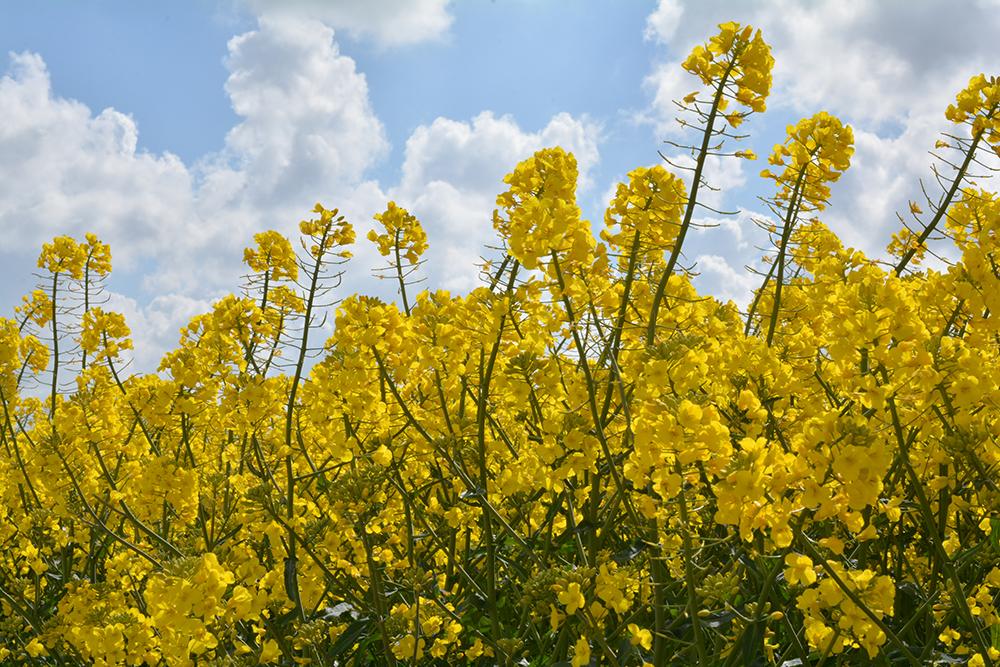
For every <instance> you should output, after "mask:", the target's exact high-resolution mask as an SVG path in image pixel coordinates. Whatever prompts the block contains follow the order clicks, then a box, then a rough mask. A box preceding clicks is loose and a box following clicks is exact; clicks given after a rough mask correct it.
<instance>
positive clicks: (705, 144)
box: [646, 56, 737, 346]
mask: <svg viewBox="0 0 1000 667" xmlns="http://www.w3.org/2000/svg"><path fill="white" fill-rule="evenodd" d="M736 61H737V57H735V56H734V57H733V59H732V61H730V63H729V66H728V67H727V68H726V71H725V72H724V73H723V74H722V78H720V79H719V85H718V86H717V87H716V89H715V97H714V98H713V99H712V110H711V111H710V112H709V114H708V120H707V121H706V123H705V133H704V135H703V136H702V139H701V149H700V150H699V151H698V160H697V162H696V163H695V167H694V179H693V182H692V183H691V194H690V195H688V202H687V207H686V208H685V209H684V220H683V221H682V222H681V227H680V229H679V230H678V231H677V240H676V241H674V247H673V249H672V250H671V251H670V259H668V260H667V266H666V268H665V269H663V275H662V276H660V282H659V284H657V286H656V294H655V295H654V296H653V306H652V308H651V309H650V311H649V325H648V327H647V329H646V345H647V346H649V345H652V344H653V340H654V339H655V338H656V315H657V313H658V312H659V310H660V301H662V300H663V294H664V292H666V289H667V283H668V282H669V281H670V275H671V274H672V273H673V272H674V266H675V265H676V264H677V260H678V258H679V257H680V255H681V246H683V245H684V237H685V236H687V231H688V227H690V226H691V218H692V217H693V216H694V207H695V206H696V205H697V203H698V188H700V187H701V173H702V171H704V169H705V160H706V158H708V148H709V146H710V145H711V142H712V131H713V129H714V126H715V119H716V117H717V116H718V114H719V103H720V102H721V101H722V96H723V93H725V91H726V83H727V82H728V81H729V74H730V73H731V72H732V71H733V67H734V66H735V65H736Z"/></svg>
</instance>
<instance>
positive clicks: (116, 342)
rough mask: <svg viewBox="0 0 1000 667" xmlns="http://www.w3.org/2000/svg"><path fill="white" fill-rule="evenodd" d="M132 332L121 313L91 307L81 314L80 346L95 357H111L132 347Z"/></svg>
mask: <svg viewBox="0 0 1000 667" xmlns="http://www.w3.org/2000/svg"><path fill="white" fill-rule="evenodd" d="M131 335H132V332H131V331H130V330H129V328H128V325H127V324H126V323H125V317H124V316H123V315H122V314H121V313H115V312H105V311H104V310H103V309H101V308H91V309H90V310H88V311H87V313H86V314H85V315H84V316H83V329H82V331H81V332H80V346H81V347H82V348H83V350H84V352H86V353H87V354H92V355H94V356H95V358H96V359H98V360H99V359H113V358H115V357H117V356H118V354H119V353H120V352H121V351H122V350H131V349H132V340H131V338H130V336H131Z"/></svg>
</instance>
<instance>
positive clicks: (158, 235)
mask: <svg viewBox="0 0 1000 667" xmlns="http://www.w3.org/2000/svg"><path fill="white" fill-rule="evenodd" d="M441 6H442V7H443V6H444V4H441ZM225 62H226V66H227V68H228V69H229V72H230V75H229V78H228V80H227V82H226V92H227V93H228V94H229V97H230V99H231V101H232V105H233V109H234V111H235V112H236V113H237V115H238V116H239V117H240V122H239V123H238V124H237V125H236V126H235V127H234V128H233V129H232V130H231V131H230V132H229V133H228V134H227V135H226V138H225V143H224V148H223V149H222V150H221V151H219V152H218V153H215V154H210V155H207V156H205V157H204V158H203V159H201V160H199V161H198V162H197V163H196V164H192V165H185V164H184V163H183V162H182V161H181V160H180V159H179V158H177V157H176V156H174V155H172V154H170V153H163V154H153V153H149V152H145V151H142V150H139V149H137V143H138V142H137V138H138V128H137V127H136V124H135V123H134V121H133V120H132V119H131V118H130V117H128V116H126V115H124V114H122V113H120V112H118V111H116V110H114V109H106V110H105V111H103V112H101V113H99V114H96V115H95V114H94V113H93V112H92V111H91V110H90V109H89V108H87V106H85V105H83V104H81V103H79V102H77V101H74V100H67V99H63V98H60V97H58V96H57V95H56V94H54V93H53V91H52V88H51V82H50V79H49V75H48V72H47V71H46V69H45V65H44V62H43V61H42V59H41V57H40V56H37V55H33V54H21V55H15V56H12V62H11V66H10V68H9V71H8V74H7V75H6V76H5V77H4V78H3V79H0V112H2V113H3V114H4V118H5V119H6V121H5V123H4V124H3V125H2V127H0V156H2V157H0V159H2V160H5V161H7V164H8V169H6V170H5V172H6V173H8V174H9V177H8V178H7V179H6V180H5V181H4V182H2V183H0V233H2V234H3V235H4V238H5V239H6V240H7V243H6V244H5V247H4V249H3V250H2V251H0V257H2V256H3V255H4V254H8V253H17V254H22V253H25V254H27V253H31V254H33V253H35V252H37V250H38V247H39V245H40V244H41V243H42V242H44V241H46V240H48V239H49V238H50V237H51V236H52V235H54V234H70V235H74V236H77V237H80V236H82V234H83V233H85V232H87V231H95V232H97V233H98V235H99V236H101V237H102V238H103V239H104V240H105V241H108V242H110V243H111V244H112V250H113V252H114V255H115V261H116V267H117V269H118V270H117V272H116V274H115V275H114V276H113V277H112V279H111V282H110V283H109V289H111V290H115V292H113V293H112V299H111V304H110V307H113V308H117V309H119V310H122V311H124V313H125V314H126V316H127V319H128V321H129V322H130V325H131V326H132V329H133V332H134V337H135V339H136V343H137V351H136V357H135V365H136V368H138V369H140V370H149V369H151V368H153V367H155V365H156V362H157V360H158V359H159V356H160V355H161V354H162V352H163V350H165V349H167V348H169V347H172V346H173V345H174V344H176V339H177V331H178V329H179V328H180V327H181V326H182V325H183V324H185V323H186V321H187V320H188V319H189V318H190V316H191V315H193V314H195V313H197V312H203V311H204V310H205V309H206V308H207V307H208V306H209V304H210V302H211V300H212V299H214V298H217V297H218V296H219V295H221V294H223V293H225V292H228V291H232V290H234V289H235V288H237V286H238V284H239V276H240V274H241V273H242V272H243V267H242V265H241V262H240V260H241V257H242V253H241V250H242V248H243V247H245V246H247V245H250V244H251V243H252V235H253V234H254V233H255V232H257V231H260V230H263V229H269V228H276V229H278V230H279V231H282V232H284V233H286V234H288V235H289V236H291V237H293V238H294V237H296V236H297V230H296V227H297V225H296V221H297V220H299V219H301V218H303V217H306V216H307V215H308V212H309V209H310V208H311V206H312V204H313V202H315V201H322V202H323V203H324V204H326V205H328V206H336V207H339V208H340V209H341V211H343V212H344V213H345V215H346V216H347V218H348V220H350V221H351V222H352V223H353V224H354V225H355V227H356V229H357V231H358V243H357V244H356V246H355V247H354V248H353V249H352V250H353V251H354V254H355V257H354V259H353V260H352V262H351V264H350V265H349V271H348V272H347V274H346V275H345V281H344V285H343V286H342V288H341V289H340V290H339V291H338V294H340V295H345V294H348V293H350V292H353V291H359V290H360V291H366V292H369V293H370V292H376V293H381V294H382V295H384V296H391V295H392V294H393V292H394V290H393V287H394V285H389V284H383V285H381V286H379V285H377V284H376V283H373V282H372V279H371V277H370V275H369V274H368V270H369V269H370V268H373V267H375V266H378V265H381V264H382V258H380V257H378V256H377V253H376V252H375V249H374V248H373V246H372V244H371V243H369V242H368V241H367V240H366V239H365V238H364V236H365V232H366V231H367V230H368V229H370V228H371V226H372V224H373V223H372V214H373V213H375V212H377V211H379V210H381V209H382V208H384V206H385V201H386V199H388V197H387V195H386V192H385V191H384V190H383V187H382V186H381V185H380V184H379V183H377V182H375V181H372V180H368V177H367V174H368V172H369V171H370V170H371V168H372V166H373V165H375V164H377V163H378V162H379V161H380V160H381V159H383V158H384V157H385V156H386V155H387V153H388V151H389V144H388V141H387V139H386V136H385V131H384V128H383V126H382V124H381V122H380V121H379V119H378V117H377V116H376V115H375V113H374V111H373V110H372V108H371V104H370V101H369V95H368V84H367V81H366V79H365V76H364V75H363V74H361V73H359V72H358V71H357V68H356V66H355V62H354V61H353V59H351V58H349V57H347V56H345V55H343V54H341V53H340V51H339V49H338V47H337V44H336V42H335V41H334V34H333V30H332V29H331V28H329V27H327V26H326V25H324V24H322V23H320V22H318V21H316V20H314V19H311V18H303V17H302V16H297V15H294V14H292V13H284V12H278V13H275V14H271V15H267V16H264V17H262V18H261V19H260V20H259V24H258V27H257V28H256V29H254V30H251V31H249V32H246V33H244V34H242V35H238V36H236V37H234V38H233V39H232V40H230V42H229V55H228V57H227V58H226V61H225ZM599 139H600V128H599V126H598V125H596V124H595V123H592V122H590V121H589V120H588V119H586V118H575V117H572V116H570V115H569V114H565V113H563V114H557V115H556V116H554V117H553V118H552V119H551V120H550V121H549V122H548V124H547V125H545V127H543V128H541V129H539V130H537V131H527V130H523V129H522V128H520V127H519V126H518V124H517V123H516V122H515V120H514V119H513V118H511V117H509V116H495V115H493V114H492V113H489V112H484V113H481V114H479V115H478V116H476V117H475V118H473V119H472V120H471V121H469V122H458V121H453V120H449V119H445V118H439V119H437V120H435V121H434V122H433V123H431V124H430V125H427V126H422V127H419V128H417V130H416V131H414V133H413V134H412V136H411V137H410V139H409V141H408V142H407V144H406V147H405V153H404V160H403V166H402V177H401V181H400V183H399V184H398V185H397V186H396V187H394V188H392V189H391V194H392V195H393V197H395V198H396V199H398V200H399V201H400V203H401V204H403V205H410V206H412V207H413V209H414V211H415V212H416V213H417V214H418V215H420V216H421V217H422V218H423V220H424V222H425V224H426V226H427V227H428V232H429V235H430V237H431V242H432V250H431V252H430V259H431V261H430V262H428V267H429V268H430V267H434V268H433V270H431V271H429V274H430V275H429V276H428V278H429V280H428V282H427V284H426V286H428V287H445V288H449V289H453V290H465V289H468V288H469V287H472V286H473V285H474V284H475V271H474V268H473V265H474V264H475V263H476V262H477V261H478V257H479V255H480V253H481V252H482V250H483V248H482V246H483V245H484V244H485V243H488V242H490V241H491V240H492V238H493V230H492V225H491V214H492V210H493V208H494V202H495V197H496V194H497V193H498V192H499V191H501V190H502V189H503V183H502V178H503V176H504V174H505V173H507V172H508V171H509V170H510V169H512V168H513V166H514V165H515V164H516V163H517V162H518V161H519V160H521V159H524V158H525V157H528V156H529V155H530V154H531V153H532V152H534V151H535V150H537V149H539V148H542V147H544V146H551V145H561V146H563V147H565V148H566V149H568V150H571V151H573V152H574V153H575V154H576V156H577V159H578V162H579V166H580V181H579V183H580V187H581V189H584V190H585V189H586V188H588V187H589V186H590V184H591V181H592V176H591V171H592V169H593V167H594V165H595V164H596V163H597V161H598V159H599V151H598V143H599ZM123 258H124V259H125V260H127V261H126V262H125V263H124V264H125V265H124V266H123V262H122V261H121V260H122V259H123ZM123 269H124V270H123ZM122 280H124V282H125V283H131V285H132V290H127V289H126V290H122V289H121V288H120V287H119V285H120V284H121V283H120V282H119V281H122ZM143 294H151V295H158V296H154V297H153V298H152V299H151V300H150V299H148V298H144V297H143V296H142V295H143Z"/></svg>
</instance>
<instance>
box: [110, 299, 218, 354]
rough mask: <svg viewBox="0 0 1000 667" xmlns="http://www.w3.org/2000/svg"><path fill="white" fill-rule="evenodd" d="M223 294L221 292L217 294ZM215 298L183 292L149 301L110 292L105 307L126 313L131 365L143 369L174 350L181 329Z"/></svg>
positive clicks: (206, 308) (206, 309)
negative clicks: (168, 351)
mask: <svg viewBox="0 0 1000 667" xmlns="http://www.w3.org/2000/svg"><path fill="white" fill-rule="evenodd" d="M217 296H221V295H217ZM211 305H212V299H204V298H203V299H195V298H191V297H188V296H184V295H181V294H165V295H163V296H157V297H154V298H153V300H152V301H149V302H148V303H139V302H138V301H136V300H135V299H133V298H131V297H128V296H125V295H124V294H120V293H118V292H108V303H107V304H106V305H105V306H103V308H105V309H106V310H113V311H115V312H119V313H121V314H122V315H124V316H125V321H126V322H127V323H128V325H129V328H130V329H131V330H132V341H133V344H134V349H133V350H132V353H131V356H130V357H129V358H130V359H131V360H132V363H131V365H130V366H129V369H128V370H130V371H131V370H132V369H133V367H134V368H135V369H138V370H142V371H151V370H155V369H156V367H157V366H158V365H159V362H160V357H161V355H162V353H163V351H165V350H168V349H172V348H173V347H175V346H176V345H177V341H178V340H179V338H180V328H181V327H182V326H183V325H185V324H187V323H188V322H189V321H190V320H191V318H192V317H194V316H195V315H198V314H199V313H204V312H208V311H209V310H210V309H211Z"/></svg>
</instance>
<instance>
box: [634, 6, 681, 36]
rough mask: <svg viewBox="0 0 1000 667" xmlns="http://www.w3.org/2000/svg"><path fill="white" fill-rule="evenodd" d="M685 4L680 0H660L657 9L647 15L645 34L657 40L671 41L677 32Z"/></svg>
mask: <svg viewBox="0 0 1000 667" xmlns="http://www.w3.org/2000/svg"><path fill="white" fill-rule="evenodd" d="M683 14H684V6H683V5H682V4H681V3H680V2H679V1H678V0H660V3H659V4H658V5H657V6H656V10H655V11H654V12H653V13H652V14H650V15H649V16H648V17H646V30H645V31H644V32H643V36H644V37H645V38H646V39H651V40H654V41H657V42H669V41H670V39H671V38H672V37H673V36H674V33H675V32H677V26H679V25H680V22H681V16H682V15H683Z"/></svg>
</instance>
